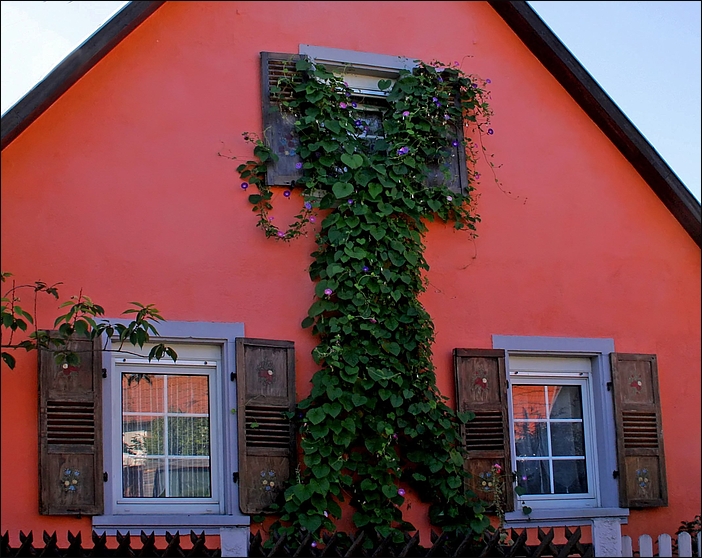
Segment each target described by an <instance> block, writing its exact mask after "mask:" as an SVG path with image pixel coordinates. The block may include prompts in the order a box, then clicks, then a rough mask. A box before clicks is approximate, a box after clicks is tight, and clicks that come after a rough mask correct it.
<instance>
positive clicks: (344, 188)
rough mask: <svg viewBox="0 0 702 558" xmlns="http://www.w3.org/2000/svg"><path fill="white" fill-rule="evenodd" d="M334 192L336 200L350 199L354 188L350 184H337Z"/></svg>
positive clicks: (333, 187)
mask: <svg viewBox="0 0 702 558" xmlns="http://www.w3.org/2000/svg"><path fill="white" fill-rule="evenodd" d="M332 192H334V195H335V196H336V199H340V198H348V197H349V196H350V195H351V194H353V186H351V184H349V183H348V182H337V183H336V184H334V186H332Z"/></svg>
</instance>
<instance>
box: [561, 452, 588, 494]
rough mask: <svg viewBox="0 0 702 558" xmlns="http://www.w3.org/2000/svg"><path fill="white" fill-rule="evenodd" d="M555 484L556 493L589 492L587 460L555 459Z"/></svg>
mask: <svg viewBox="0 0 702 558" xmlns="http://www.w3.org/2000/svg"><path fill="white" fill-rule="evenodd" d="M553 485H554V490H555V493H556V494H580V493H585V492H587V472H586V468H585V460H584V459H578V460H577V461H570V460H563V461H561V460H557V461H554V462H553Z"/></svg>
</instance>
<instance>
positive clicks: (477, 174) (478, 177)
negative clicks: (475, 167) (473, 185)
mask: <svg viewBox="0 0 702 558" xmlns="http://www.w3.org/2000/svg"><path fill="white" fill-rule="evenodd" d="M475 179H476V180H479V179H480V173H479V172H476V173H475Z"/></svg>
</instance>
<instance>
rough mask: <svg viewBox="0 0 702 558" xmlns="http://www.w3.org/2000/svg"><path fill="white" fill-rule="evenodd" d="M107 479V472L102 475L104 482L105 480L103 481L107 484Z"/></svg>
mask: <svg viewBox="0 0 702 558" xmlns="http://www.w3.org/2000/svg"><path fill="white" fill-rule="evenodd" d="M107 477H108V475H107V472H105V473H103V474H102V480H103V481H105V482H107Z"/></svg>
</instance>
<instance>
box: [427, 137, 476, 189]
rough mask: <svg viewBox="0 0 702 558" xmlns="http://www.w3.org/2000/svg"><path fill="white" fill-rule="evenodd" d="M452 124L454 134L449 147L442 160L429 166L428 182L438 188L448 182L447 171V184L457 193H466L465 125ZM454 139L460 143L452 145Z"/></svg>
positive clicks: (430, 186)
mask: <svg viewBox="0 0 702 558" xmlns="http://www.w3.org/2000/svg"><path fill="white" fill-rule="evenodd" d="M450 126H451V129H452V134H451V135H450V137H449V139H448V141H449V148H448V149H447V152H446V155H445V156H444V158H443V159H441V161H439V162H438V163H437V164H435V165H430V166H429V174H428V176H427V181H426V183H427V186H428V187H429V188H436V187H437V186H439V185H441V184H444V183H445V182H446V180H447V177H446V175H445V173H446V172H448V182H447V183H446V186H448V188H449V189H450V190H451V191H453V192H456V193H457V194H465V193H466V189H467V185H468V175H467V171H466V150H465V147H464V145H463V126H456V125H454V124H451V125H450ZM453 141H455V142H456V143H457V144H458V145H456V146H453V145H451V142H453Z"/></svg>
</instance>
